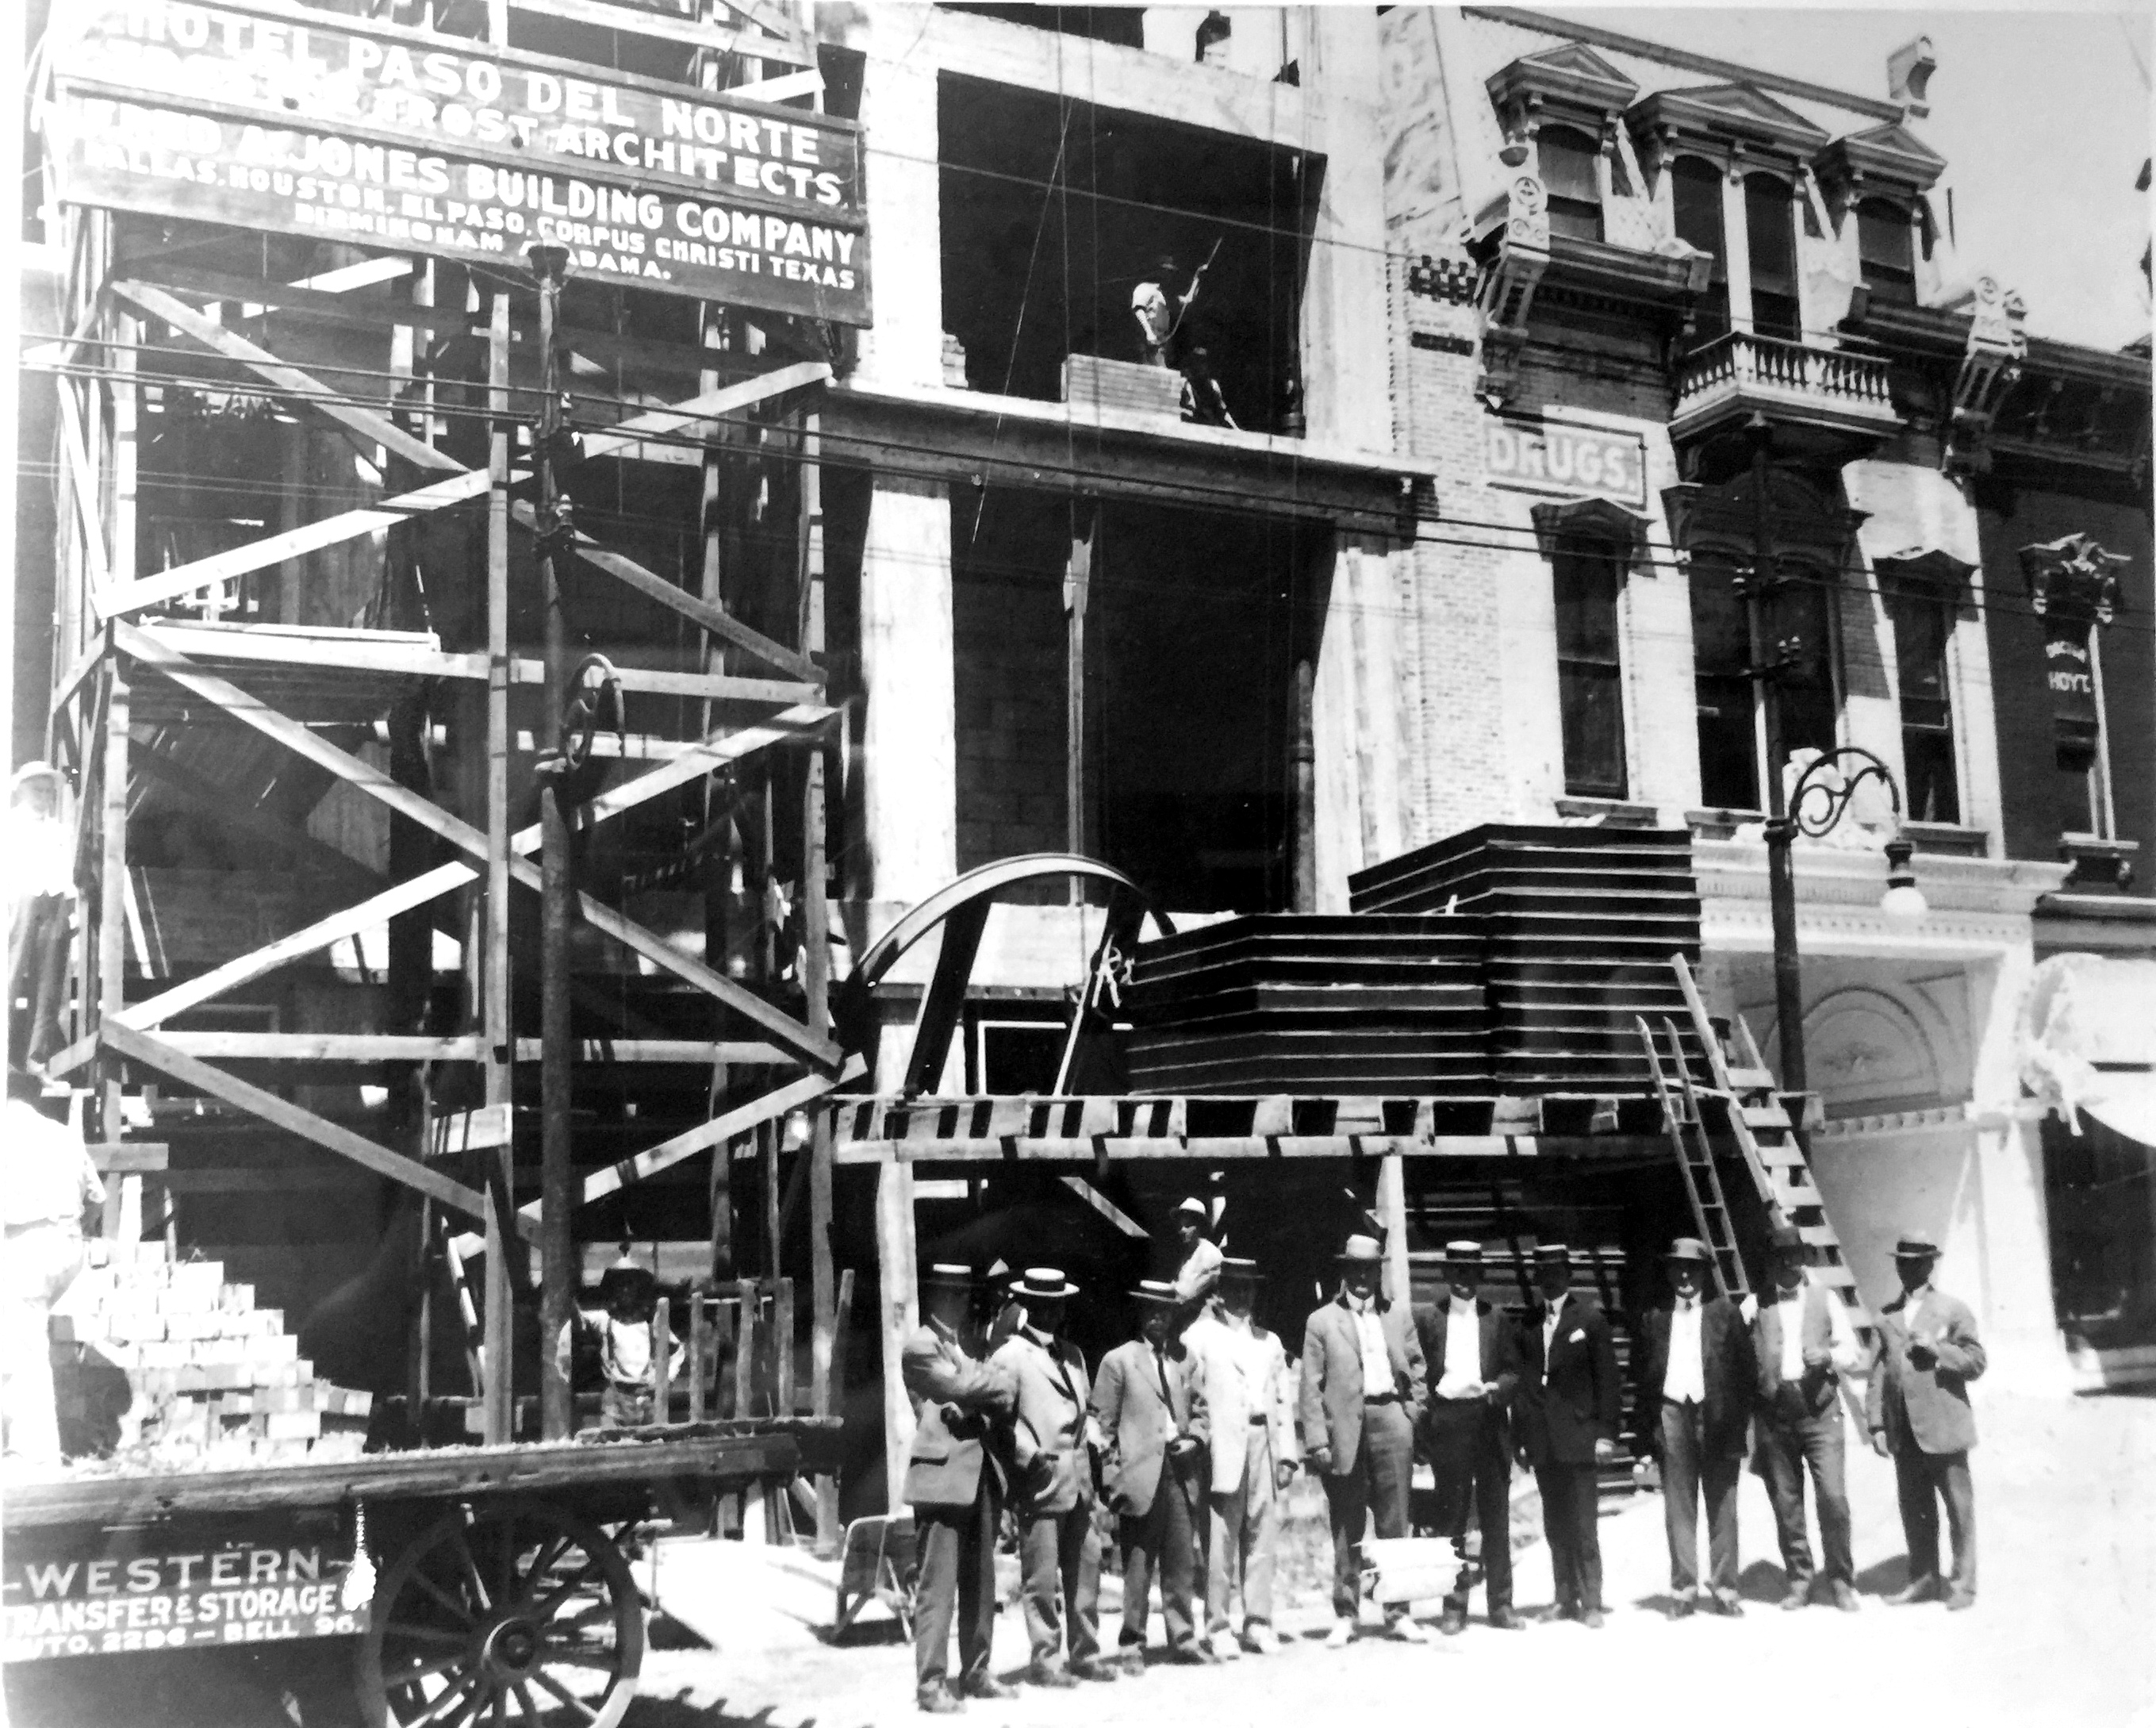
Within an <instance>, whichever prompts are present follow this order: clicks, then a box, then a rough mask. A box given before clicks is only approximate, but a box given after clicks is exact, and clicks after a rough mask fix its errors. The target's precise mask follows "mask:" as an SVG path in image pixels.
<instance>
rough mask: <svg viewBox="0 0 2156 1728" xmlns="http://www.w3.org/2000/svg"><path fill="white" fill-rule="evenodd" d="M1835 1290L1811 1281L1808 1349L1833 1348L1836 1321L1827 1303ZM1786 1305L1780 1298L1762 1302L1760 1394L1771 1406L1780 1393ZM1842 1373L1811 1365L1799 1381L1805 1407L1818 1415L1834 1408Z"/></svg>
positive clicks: (1807, 1294)
mask: <svg viewBox="0 0 2156 1728" xmlns="http://www.w3.org/2000/svg"><path fill="white" fill-rule="evenodd" d="M1833 1300H1834V1296H1833V1293H1831V1292H1830V1291H1829V1290H1828V1289H1827V1288H1826V1287H1825V1285H1823V1284H1815V1283H1806V1284H1805V1286H1804V1321H1803V1324H1804V1349H1806V1350H1830V1349H1832V1348H1833V1345H1834V1325H1833V1322H1832V1320H1831V1319H1830V1317H1829V1315H1828V1313H1827V1306H1826V1305H1827V1304H1828V1303H1830V1302H1831V1301H1833ZM1782 1309H1783V1304H1781V1303H1779V1302H1762V1303H1761V1304H1760V1306H1759V1348H1758V1358H1759V1396H1760V1399H1761V1401H1763V1403H1765V1404H1766V1405H1768V1407H1770V1408H1771V1407H1773V1406H1774V1402H1775V1401H1776V1399H1777V1397H1778V1396H1779V1393H1780V1391H1781V1388H1782V1385H1783V1381H1782ZM1838 1381H1839V1376H1837V1375H1836V1374H1835V1370H1834V1368H1833V1366H1832V1365H1828V1366H1826V1367H1825V1368H1807V1369H1806V1370H1805V1371H1804V1378H1803V1379H1802V1380H1800V1381H1797V1382H1795V1384H1796V1385H1797V1386H1799V1388H1800V1389H1801V1396H1802V1397H1803V1399H1804V1405H1805V1407H1806V1408H1807V1409H1809V1410H1810V1411H1811V1412H1813V1413H1814V1414H1815V1415H1816V1414H1817V1413H1818V1412H1820V1411H1822V1410H1825V1409H1828V1408H1830V1407H1831V1406H1832V1405H1833V1403H1834V1399H1835V1386H1836V1385H1837V1384H1838Z"/></svg>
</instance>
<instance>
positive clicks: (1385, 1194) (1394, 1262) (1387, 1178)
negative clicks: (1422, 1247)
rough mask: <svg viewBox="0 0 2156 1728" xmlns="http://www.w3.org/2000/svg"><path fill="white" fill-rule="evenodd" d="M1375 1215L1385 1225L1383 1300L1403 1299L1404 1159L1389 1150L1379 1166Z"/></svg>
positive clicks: (1408, 1290)
mask: <svg viewBox="0 0 2156 1728" xmlns="http://www.w3.org/2000/svg"><path fill="white" fill-rule="evenodd" d="M1378 1218H1379V1220H1380V1221H1382V1222H1383V1225H1384V1227H1385V1279H1384V1283H1385V1299H1386V1300H1387V1301H1389V1302H1406V1301H1408V1300H1409V1298H1410V1296H1411V1294H1412V1291H1413V1287H1412V1286H1411V1285H1410V1284H1409V1282H1408V1183H1407V1160H1405V1159H1404V1158H1403V1157H1402V1156H1401V1155H1399V1153H1397V1152H1389V1153H1387V1154H1386V1155H1385V1156H1384V1159H1383V1161H1382V1162H1381V1163H1380V1164H1379V1165H1378Z"/></svg>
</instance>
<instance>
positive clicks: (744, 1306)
mask: <svg viewBox="0 0 2156 1728" xmlns="http://www.w3.org/2000/svg"><path fill="white" fill-rule="evenodd" d="M734 1290H735V1293H736V1294H737V1295H738V1296H739V1297H740V1298H741V1319H740V1321H739V1322H738V1325H739V1328H740V1329H739V1330H737V1332H736V1333H735V1334H734V1416H735V1418H736V1419H737V1420H741V1419H743V1418H746V1417H752V1416H754V1415H755V1414H756V1413H757V1409H756V1340H757V1333H758V1332H759V1331H760V1330H761V1328H760V1327H759V1326H758V1325H757V1319H758V1315H757V1309H758V1307H760V1306H761V1305H762V1304H760V1302H759V1301H758V1299H757V1283H756V1280H755V1279H754V1278H742V1279H740V1280H739V1281H738V1282H737V1283H736V1284H735V1285H734Z"/></svg>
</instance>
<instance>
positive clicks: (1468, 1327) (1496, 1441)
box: [1415, 1242, 1520, 1634]
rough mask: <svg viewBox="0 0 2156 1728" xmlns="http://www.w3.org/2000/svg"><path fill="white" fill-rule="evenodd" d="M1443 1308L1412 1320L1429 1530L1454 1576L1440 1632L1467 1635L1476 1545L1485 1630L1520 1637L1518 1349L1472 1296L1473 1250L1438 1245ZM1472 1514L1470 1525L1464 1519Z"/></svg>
mask: <svg viewBox="0 0 2156 1728" xmlns="http://www.w3.org/2000/svg"><path fill="white" fill-rule="evenodd" d="M1481 1283H1482V1244H1481V1243H1480V1242H1447V1243H1446V1244H1445V1287H1446V1288H1445V1299H1444V1300H1443V1301H1441V1302H1438V1303H1435V1304H1431V1305H1430V1307H1428V1308H1423V1309H1417V1310H1416V1311H1415V1331H1416V1333H1417V1335H1419V1338H1420V1340H1421V1342H1422V1354H1423V1360H1424V1362H1425V1363H1426V1364H1427V1367H1426V1369H1425V1372H1426V1374H1427V1375H1428V1377H1429V1381H1430V1401H1429V1405H1428V1408H1427V1410H1426V1411H1425V1413H1424V1417H1423V1426H1422V1441H1423V1455H1424V1457H1425V1458H1428V1459H1429V1460H1430V1475H1431V1478H1432V1479H1433V1481H1434V1482H1435V1485H1436V1489H1437V1530H1438V1534H1439V1535H1443V1536H1450V1537H1451V1538H1452V1546H1453V1551H1454V1552H1455V1553H1456V1554H1457V1555H1458V1556H1460V1576H1459V1578H1458V1580H1457V1581H1456V1582H1455V1584H1454V1586H1453V1587H1452V1590H1451V1592H1450V1593H1449V1594H1448V1595H1447V1596H1446V1597H1445V1618H1444V1620H1443V1621H1442V1622H1441V1623H1440V1629H1441V1630H1442V1631H1444V1632H1445V1633H1450V1634H1457V1633H1461V1632H1464V1631H1466V1629H1467V1594H1468V1591H1469V1589H1470V1588H1471V1586H1472V1583H1473V1580H1474V1572H1475V1566H1474V1561H1475V1557H1476V1552H1477V1544H1476V1542H1475V1541H1474V1540H1471V1532H1472V1535H1473V1536H1479V1538H1480V1543H1479V1553H1480V1557H1481V1563H1482V1564H1481V1570H1482V1573H1483V1576H1484V1579H1485V1581H1486V1585H1487V1588H1488V1593H1489V1599H1490V1623H1491V1625H1492V1626H1494V1627H1496V1628H1498V1629H1499V1630H1500V1631H1502V1632H1516V1631H1517V1630H1518V1629H1519V1626H1520V1617H1519V1616H1518V1615H1517V1614H1515V1613H1514V1612H1512V1443H1511V1439H1510V1437H1509V1435H1508V1433H1507V1416H1508V1415H1509V1414H1510V1412H1511V1409H1512V1394H1513V1392H1514V1391H1515V1390H1517V1387H1518V1386H1519V1383H1520V1340H1519V1335H1518V1333H1517V1331H1515V1329H1513V1326H1512V1319H1511V1318H1510V1317H1509V1316H1508V1315H1507V1314H1506V1313H1505V1311H1504V1309H1501V1308H1499V1307H1497V1306H1496V1304H1493V1303H1489V1302H1485V1301H1483V1300H1482V1299H1481V1297H1480V1296H1479V1295H1478V1294H1477V1291H1478V1290H1479V1289H1480V1288H1481ZM1470 1515H1472V1521H1471V1519H1470Z"/></svg>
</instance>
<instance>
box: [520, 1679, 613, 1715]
mask: <svg viewBox="0 0 2156 1728" xmlns="http://www.w3.org/2000/svg"><path fill="white" fill-rule="evenodd" d="M532 1679H535V1680H536V1681H538V1683H539V1684H541V1685H542V1686H544V1687H545V1688H546V1689H547V1690H548V1691H549V1692H552V1694H553V1695H555V1696H556V1697H557V1698H558V1699H560V1700H562V1703H564V1704H566V1705H568V1706H569V1708H570V1709H571V1710H574V1711H576V1712H577V1715H580V1716H582V1717H583V1719H584V1720H586V1721H587V1722H596V1721H598V1719H599V1713H598V1711H597V1710H593V1708H592V1707H591V1705H588V1704H586V1703H585V1702H584V1700H583V1699H581V1698H579V1697H577V1695H576V1694H575V1693H573V1692H572V1691H571V1690H570V1689H568V1688H567V1686H564V1685H563V1684H562V1683H561V1682H560V1681H559V1680H557V1679H555V1678H554V1677H553V1675H552V1674H548V1673H547V1670H546V1669H543V1668H542V1669H539V1670H538V1671H537V1672H536V1673H535V1674H533V1675H532Z"/></svg>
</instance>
